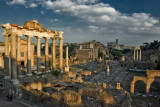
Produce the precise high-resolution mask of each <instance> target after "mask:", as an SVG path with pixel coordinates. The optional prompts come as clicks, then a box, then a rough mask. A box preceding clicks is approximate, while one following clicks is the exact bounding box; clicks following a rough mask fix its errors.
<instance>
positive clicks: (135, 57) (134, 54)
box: [134, 49, 136, 60]
mask: <svg viewBox="0 0 160 107" xmlns="http://www.w3.org/2000/svg"><path fill="white" fill-rule="evenodd" d="M135 59H136V56H135V49H134V60H135Z"/></svg>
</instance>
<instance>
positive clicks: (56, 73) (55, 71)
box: [52, 70, 60, 76]
mask: <svg viewBox="0 0 160 107" xmlns="http://www.w3.org/2000/svg"><path fill="white" fill-rule="evenodd" d="M59 73H60V72H59V71H58V70H54V71H53V72H52V74H53V75H56V76H58V75H59Z"/></svg>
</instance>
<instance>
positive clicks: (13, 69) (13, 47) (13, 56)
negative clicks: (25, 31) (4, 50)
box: [11, 34, 17, 80]
mask: <svg viewBox="0 0 160 107" xmlns="http://www.w3.org/2000/svg"><path fill="white" fill-rule="evenodd" d="M11 79H13V80H16V79H17V59H16V34H11Z"/></svg>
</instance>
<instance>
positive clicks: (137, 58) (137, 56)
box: [137, 49, 138, 61]
mask: <svg viewBox="0 0 160 107" xmlns="http://www.w3.org/2000/svg"><path fill="white" fill-rule="evenodd" d="M137 61H138V49H137Z"/></svg>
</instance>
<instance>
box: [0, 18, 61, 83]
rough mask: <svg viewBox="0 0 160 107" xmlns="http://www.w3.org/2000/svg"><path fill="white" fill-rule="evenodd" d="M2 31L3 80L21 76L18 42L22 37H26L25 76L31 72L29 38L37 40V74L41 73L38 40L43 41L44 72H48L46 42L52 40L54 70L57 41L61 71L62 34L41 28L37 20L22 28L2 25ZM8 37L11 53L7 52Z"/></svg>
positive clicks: (15, 25) (27, 22)
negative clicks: (3, 52) (3, 54)
mask: <svg viewBox="0 0 160 107" xmlns="http://www.w3.org/2000/svg"><path fill="white" fill-rule="evenodd" d="M0 27H2V28H3V29H4V32H3V35H4V36H5V61H4V62H5V64H4V66H5V68H4V71H5V78H10V77H11V79H12V80H13V81H14V80H17V76H20V75H21V69H20V65H21V61H20V55H21V53H20V52H21V51H20V49H21V48H20V45H21V44H20V40H21V37H22V36H26V37H27V74H28V75H32V72H31V38H32V37H36V38H37V73H40V72H41V48H40V44H41V43H40V40H41V38H44V39H45V71H47V70H49V58H48V40H49V39H52V67H53V68H56V49H55V46H56V45H55V40H56V39H59V68H60V70H61V71H62V70H63V37H62V34H63V32H56V31H54V30H47V29H45V28H42V26H41V25H40V24H39V23H38V21H37V20H32V21H26V22H25V23H24V26H20V25H17V24H9V23H7V24H2V25H0ZM9 37H10V40H11V42H10V44H11V53H10V50H9ZM10 55H11V67H10V68H11V76H10V72H9V59H10Z"/></svg>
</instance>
